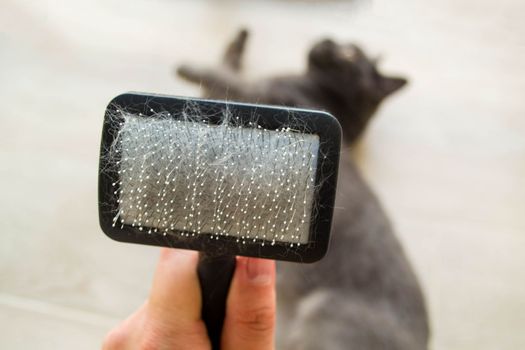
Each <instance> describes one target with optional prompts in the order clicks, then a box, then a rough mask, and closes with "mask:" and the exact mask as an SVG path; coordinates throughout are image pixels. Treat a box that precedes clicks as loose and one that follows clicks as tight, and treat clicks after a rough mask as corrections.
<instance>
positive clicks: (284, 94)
mask: <svg viewBox="0 0 525 350" xmlns="http://www.w3.org/2000/svg"><path fill="white" fill-rule="evenodd" d="M247 36H248V32H247V31H246V30H241V31H240V32H239V34H238V35H237V36H236V38H235V39H234V40H233V41H232V42H231V43H230V45H229V46H228V47H227V49H226V52H225V55H224V58H223V64H222V65H221V66H219V67H217V68H213V69H201V68H197V67H194V66H181V67H179V68H178V71H177V72H178V74H179V76H181V77H182V78H184V79H186V80H189V81H191V82H194V83H198V84H201V86H202V87H203V89H204V95H205V97H207V98H217V99H229V100H235V101H246V102H257V103H266V104H277V105H285V106H297V107H306V108H308V107H310V108H317V109H322V110H326V111H328V112H330V113H331V114H333V115H334V116H335V117H336V118H337V119H338V120H339V122H340V123H341V125H342V128H343V136H344V139H345V145H346V146H347V148H348V147H349V146H350V145H351V144H352V143H354V142H355V141H356V140H357V139H358V138H359V137H360V135H361V134H362V133H363V131H364V130H365V128H366V126H367V124H368V122H369V120H370V118H371V117H372V115H373V114H374V112H375V111H376V109H377V108H378V106H379V105H380V103H381V102H382V101H383V99H384V98H385V97H386V96H388V95H390V94H391V93H393V92H395V91H396V90H398V89H399V88H401V87H402V86H403V85H404V84H405V83H406V80H405V79H404V78H399V77H385V76H383V75H382V74H381V73H379V71H378V70H377V67H376V62H374V61H373V60H370V59H369V58H368V57H367V56H366V54H365V53H364V52H363V51H362V50H361V49H360V48H359V47H358V46H356V45H352V44H345V45H339V44H336V43H335V42H333V41H331V40H323V41H320V42H319V43H317V44H315V45H314V46H313V48H312V49H311V50H310V52H309V55H308V69H307V71H306V72H305V73H304V74H302V75H296V76H288V77H276V78H270V79H267V80H263V81H259V82H254V83H248V82H245V81H244V80H242V79H241V78H240V76H239V74H238V73H239V71H240V69H241V66H242V53H243V51H244V47H245V43H246V39H247ZM277 302H278V327H277V349H286V350H292V349H293V350H298V349H304V350H310V349H312V350H313V349H316V350H317V349H330V350H338V349H353V350H359V349H367V350H376V349H393V350H398V349H399V350H401V349H403V350H416V349H418V350H419V349H426V348H427V346H428V340H429V334H430V331H429V321H428V315H427V311H426V307H425V301H424V297H423V294H422V291H421V288H420V285H419V283H418V280H417V278H416V276H415V274H414V272H413V270H412V268H411V266H410V263H409V262H408V260H407V258H406V256H405V254H404V252H403V249H402V247H401V246H400V244H399V242H398V240H397V239H396V237H395V235H394V232H393V229H392V225H391V224H390V222H389V220H388V218H387V216H386V214H385V212H384V210H383V208H382V207H381V205H380V203H379V201H378V200H377V198H376V196H375V195H374V194H373V193H372V191H371V190H370V188H369V186H368V185H367V184H366V183H365V181H364V180H363V179H362V177H361V176H360V174H359V172H358V170H357V168H356V166H355V164H354V162H353V161H352V159H351V157H350V155H349V152H343V154H342V157H341V163H340V170H339V181H338V193H337V199H336V207H335V212H334V222H333V228H332V241H331V248H330V250H329V252H328V254H327V255H326V257H325V258H324V259H323V260H321V261H320V262H318V263H315V264H311V265H309V264H293V263H279V265H278V298H277Z"/></svg>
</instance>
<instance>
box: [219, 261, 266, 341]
mask: <svg viewBox="0 0 525 350" xmlns="http://www.w3.org/2000/svg"><path fill="white" fill-rule="evenodd" d="M274 331H275V262H274V261H272V260H265V259H255V258H244V257H238V258H237V266H236V268H235V273H234V276H233V280H232V284H231V287H230V292H229V294H228V300H227V303H226V318H225V320H224V329H223V333H222V348H223V349H226V350H234V349H252V350H269V349H273V346H274V344H273V343H274Z"/></svg>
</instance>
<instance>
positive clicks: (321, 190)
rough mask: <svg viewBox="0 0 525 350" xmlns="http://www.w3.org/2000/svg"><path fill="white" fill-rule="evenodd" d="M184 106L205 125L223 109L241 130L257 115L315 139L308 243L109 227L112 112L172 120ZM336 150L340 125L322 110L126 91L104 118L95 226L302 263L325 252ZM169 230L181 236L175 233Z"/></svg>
mask: <svg viewBox="0 0 525 350" xmlns="http://www.w3.org/2000/svg"><path fill="white" fill-rule="evenodd" d="M188 102H191V103H193V104H195V105H196V106H198V108H199V111H200V112H202V113H203V114H204V115H203V117H204V118H206V120H207V122H208V123H215V124H216V123H218V122H220V119H221V117H220V116H221V115H222V113H221V112H222V111H224V110H225V109H228V110H229V111H230V112H231V113H232V115H234V116H235V117H239V120H236V122H240V123H244V122H245V123H246V127H249V126H248V123H249V122H251V121H253V118H254V115H256V116H257V123H258V124H259V125H261V126H262V127H263V128H265V129H268V130H276V129H279V128H281V127H283V126H286V127H291V128H293V129H297V130H299V131H300V132H303V130H304V133H310V134H316V135H318V136H319V154H318V163H317V170H316V175H315V187H316V190H315V192H314V198H313V205H312V215H311V216H310V218H311V221H310V232H309V240H308V243H305V244H301V245H299V246H297V245H294V246H293V247H291V246H290V243H285V242H277V241H276V242H275V244H274V245H271V244H270V243H267V244H265V245H264V246H262V245H261V240H258V241H256V242H252V240H249V241H246V242H245V243H244V244H242V243H239V242H237V239H236V238H235V237H221V238H220V239H219V240H215V239H210V236H209V235H208V234H199V235H195V236H193V237H192V236H190V237H183V236H182V235H180V234H167V235H162V234H158V233H152V234H149V233H147V232H146V231H147V230H142V231H141V230H139V229H138V228H137V227H132V226H131V225H124V226H123V227H121V224H118V225H117V226H115V227H113V218H114V217H115V215H116V214H117V211H118V206H119V205H118V203H117V197H116V196H115V195H114V194H113V191H114V189H113V186H112V184H113V183H114V182H118V181H119V176H118V174H117V171H116V170H115V169H114V167H111V166H108V164H107V163H106V162H107V157H106V155H107V150H108V149H109V148H110V146H111V145H112V144H113V142H114V141H115V137H116V135H117V132H118V129H119V128H120V122H119V120H118V119H116V118H115V116H116V115H118V112H117V109H119V108H120V109H123V110H125V111H126V112H129V113H133V114H137V115H139V114H140V115H141V116H143V117H144V118H150V117H152V116H153V115H154V114H155V113H156V112H158V111H164V112H168V113H170V114H171V115H173V118H174V119H176V118H177V117H176V115H178V114H179V113H180V112H181V111H182V110H184V108H185V107H186V106H187V104H188ZM152 110H153V111H152ZM340 148H341V126H340V125H339V122H338V121H337V119H335V118H334V117H333V116H332V115H330V114H329V113H326V112H322V111H317V110H307V109H298V108H288V107H279V106H267V105H258V104H257V105H256V104H246V103H237V102H230V101H212V100H205V99H196V98H187V97H175V96H167V95H158V94H147V93H135V92H130V93H125V94H122V95H119V96H117V97H115V98H114V99H113V100H112V101H111V102H110V103H109V105H108V106H107V109H106V113H105V118H104V126H103V131H102V143H101V147H100V164H99V178H98V179H99V182H98V196H99V200H98V204H99V206H98V208H99V221H100V226H101V228H102V230H103V231H104V233H106V235H108V236H109V237H110V238H112V239H114V240H117V241H120V242H130V243H139V244H146V245H155V246H166V247H173V248H182V249H192V250H198V251H201V252H204V253H206V254H207V255H209V256H226V255H227V256H234V255H242V256H251V257H258V258H268V259H275V260H286V261H294V262H301V263H311V262H315V261H318V260H319V259H321V258H322V257H323V256H324V255H325V254H326V252H327V250H328V245H329V240H330V229H331V224H332V215H333V207H334V200H335V193H336V185H337V171H338V164H339V154H340ZM173 232H175V233H180V231H176V230H175V231H173Z"/></svg>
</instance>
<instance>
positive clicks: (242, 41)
mask: <svg viewBox="0 0 525 350" xmlns="http://www.w3.org/2000/svg"><path fill="white" fill-rule="evenodd" d="M246 39H248V30H246V29H241V30H240V31H239V33H237V36H236V37H235V38H234V39H233V40H232V41H231V42H230V44H229V45H228V46H227V47H226V51H225V52H224V56H223V58H222V64H223V65H224V67H225V68H228V69H231V70H232V71H233V72H238V71H240V70H241V68H242V57H243V53H244V48H245V47H246Z"/></svg>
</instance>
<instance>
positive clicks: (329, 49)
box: [308, 39, 337, 70]
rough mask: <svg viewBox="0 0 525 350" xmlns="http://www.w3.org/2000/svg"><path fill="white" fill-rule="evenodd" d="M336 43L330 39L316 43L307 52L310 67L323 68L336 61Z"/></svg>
mask: <svg viewBox="0 0 525 350" xmlns="http://www.w3.org/2000/svg"><path fill="white" fill-rule="evenodd" d="M336 50H337V44H336V43H335V42H334V41H333V40H330V39H324V40H321V41H320V42H318V43H316V44H315V45H314V46H313V47H312V49H311V50H310V53H309V54H308V67H309V68H310V69H318V70H324V69H327V68H330V67H333V66H334V64H335V61H336Z"/></svg>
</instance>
